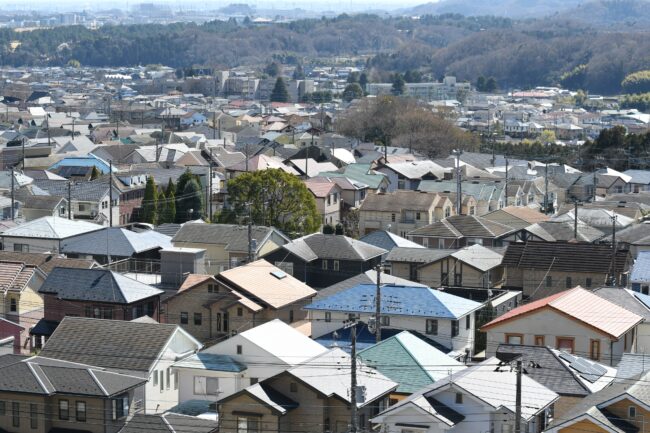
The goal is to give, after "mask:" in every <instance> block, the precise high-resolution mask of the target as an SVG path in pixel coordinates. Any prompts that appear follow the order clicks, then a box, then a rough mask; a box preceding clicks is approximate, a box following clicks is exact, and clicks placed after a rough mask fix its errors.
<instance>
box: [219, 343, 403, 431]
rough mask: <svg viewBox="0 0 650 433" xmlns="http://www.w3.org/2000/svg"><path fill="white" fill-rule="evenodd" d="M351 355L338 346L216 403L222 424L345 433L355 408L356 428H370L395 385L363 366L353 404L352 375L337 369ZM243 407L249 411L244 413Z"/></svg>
mask: <svg viewBox="0 0 650 433" xmlns="http://www.w3.org/2000/svg"><path fill="white" fill-rule="evenodd" d="M350 362H351V361H350V357H349V355H348V354H346V353H345V352H344V351H342V350H341V349H339V348H335V349H331V350H329V351H327V352H325V353H323V354H321V355H319V356H316V357H314V358H312V359H310V360H309V361H306V362H304V363H302V364H299V365H297V366H295V367H293V368H290V369H288V370H286V371H284V372H282V373H279V374H277V375H275V376H273V377H270V378H268V379H265V380H263V381H261V382H259V383H256V384H254V385H251V386H249V387H248V388H245V389H244V390H242V391H239V392H238V393H236V394H233V395H231V396H229V397H226V398H224V399H222V400H220V401H219V406H218V407H219V416H220V420H221V422H222V423H223V424H224V425H237V426H239V428H240V430H241V431H246V432H253V431H259V432H272V431H283V432H286V431H305V432H313V431H329V432H332V433H344V432H347V431H349V422H350V417H351V408H350V406H351V404H355V405H356V409H357V412H356V413H357V416H358V426H359V429H361V430H362V431H365V430H368V429H370V427H371V423H370V419H371V417H372V416H374V415H376V414H377V413H379V412H380V411H381V410H383V409H384V408H385V407H387V404H388V395H389V394H390V393H391V392H392V391H393V390H394V389H395V388H396V387H397V384H396V383H395V382H393V381H391V380H390V379H388V378H387V377H385V376H384V375H382V374H381V373H379V372H377V371H374V370H371V369H369V368H368V367H366V366H365V365H364V364H361V365H359V369H358V370H357V384H358V385H357V386H359V388H358V389H359V390H363V391H360V392H359V394H358V396H357V401H356V402H351V397H352V396H351V395H350V392H349V389H350V375H349V371H348V370H347V369H342V368H341V365H349V363H350ZM242 407H252V408H254V409H252V410H250V411H242V410H241V408H242Z"/></svg>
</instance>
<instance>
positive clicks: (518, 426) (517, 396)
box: [515, 358, 522, 433]
mask: <svg viewBox="0 0 650 433" xmlns="http://www.w3.org/2000/svg"><path fill="white" fill-rule="evenodd" d="M516 370H517V389H516V394H515V433H521V370H522V367H521V358H519V359H518V360H517V367H516Z"/></svg>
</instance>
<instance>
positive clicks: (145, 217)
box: [141, 176, 158, 224]
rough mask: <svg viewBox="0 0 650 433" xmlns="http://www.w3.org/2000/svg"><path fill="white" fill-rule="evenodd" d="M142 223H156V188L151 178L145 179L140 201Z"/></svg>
mask: <svg viewBox="0 0 650 433" xmlns="http://www.w3.org/2000/svg"><path fill="white" fill-rule="evenodd" d="M141 220H142V222H145V223H149V224H157V223H158V187H157V186H156V182H155V181H154V179H153V177H152V176H149V177H147V183H146V185H145V187H144V198H143V199H142V217H141Z"/></svg>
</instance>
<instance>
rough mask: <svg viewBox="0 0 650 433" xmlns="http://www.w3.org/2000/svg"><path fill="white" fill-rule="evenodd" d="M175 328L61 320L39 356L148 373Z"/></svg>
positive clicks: (82, 318) (172, 326)
mask: <svg viewBox="0 0 650 433" xmlns="http://www.w3.org/2000/svg"><path fill="white" fill-rule="evenodd" d="M177 329H178V326H176V325H170V324H162V323H139V322H127V321H122V320H106V319H90V318H85V317H69V316H68V317H65V318H64V319H63V321H62V322H61V324H60V325H59V326H58V327H57V328H56V331H54V334H52V336H51V337H50V338H49V339H48V340H47V342H46V343H45V346H44V347H43V350H41V352H40V354H39V355H40V356H43V357H49V358H54V359H60V360H64V361H70V362H79V363H84V364H88V365H96V366H100V367H105V368H116V369H121V370H131V371H145V372H148V371H149V369H150V368H151V366H152V365H153V364H154V363H155V361H156V360H157V358H158V356H159V355H160V353H161V352H162V350H163V349H164V348H165V346H166V345H167V342H168V341H169V340H170V339H171V337H172V336H173V335H174V333H175V332H176V330H177Z"/></svg>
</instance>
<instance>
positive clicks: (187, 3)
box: [0, 0, 431, 11]
mask: <svg viewBox="0 0 650 433" xmlns="http://www.w3.org/2000/svg"><path fill="white" fill-rule="evenodd" d="M428 1H431V0H331V1H327V0H283V1H273V0H252V1H246V0H230V1H229V0H101V1H100V0H55V1H52V0H21V1H17V0H0V11H2V10H48V11H63V10H71V9H73V10H82V9H87V10H98V9H110V8H113V7H116V8H120V9H126V8H128V7H131V6H133V5H135V4H138V3H160V4H169V5H171V6H172V7H173V8H175V9H178V8H187V9H217V8H220V7H222V6H226V5H228V4H231V3H247V4H250V5H254V6H256V7H257V8H263V9H272V8H273V9H293V8H302V9H307V10H334V11H348V10H356V11H358V10H367V9H373V8H374V9H379V8H384V9H395V8H400V7H407V6H414V5H418V4H422V3H426V2H428Z"/></svg>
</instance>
